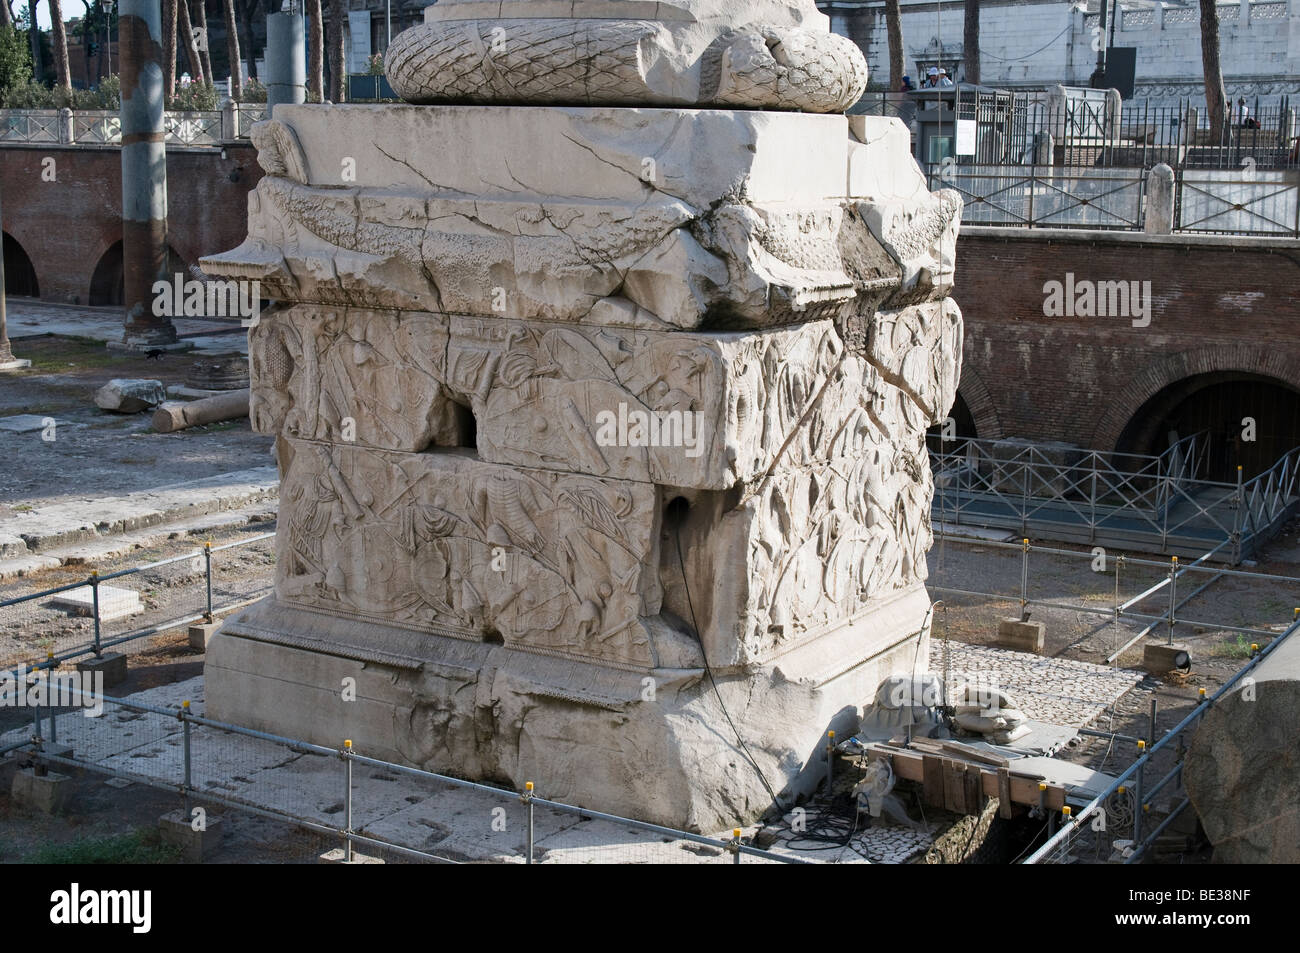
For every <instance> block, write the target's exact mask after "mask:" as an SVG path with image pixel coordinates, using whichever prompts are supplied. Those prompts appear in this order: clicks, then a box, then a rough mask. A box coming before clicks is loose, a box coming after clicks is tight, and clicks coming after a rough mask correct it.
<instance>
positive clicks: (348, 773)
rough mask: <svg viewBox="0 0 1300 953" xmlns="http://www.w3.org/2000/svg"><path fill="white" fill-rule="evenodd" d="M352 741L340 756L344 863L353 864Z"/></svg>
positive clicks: (346, 742) (346, 744) (347, 743)
mask: <svg viewBox="0 0 1300 953" xmlns="http://www.w3.org/2000/svg"><path fill="white" fill-rule="evenodd" d="M351 754H352V741H351V740H350V739H349V740H347V741H344V742H343V750H342V751H340V752H339V756H340V757H341V758H342V759H343V769H344V770H343V777H344V782H343V783H344V792H343V825H344V829H343V862H344V863H345V864H350V863H352V758H351Z"/></svg>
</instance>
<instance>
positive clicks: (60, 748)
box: [41, 722, 72, 761]
mask: <svg viewBox="0 0 1300 953" xmlns="http://www.w3.org/2000/svg"><path fill="white" fill-rule="evenodd" d="M46 724H49V723H48V722H46ZM41 754H42V755H46V756H49V757H52V758H67V759H68V760H69V761H71V760H72V745H65V744H60V743H59V742H57V741H46V742H44V743H42V744H41Z"/></svg>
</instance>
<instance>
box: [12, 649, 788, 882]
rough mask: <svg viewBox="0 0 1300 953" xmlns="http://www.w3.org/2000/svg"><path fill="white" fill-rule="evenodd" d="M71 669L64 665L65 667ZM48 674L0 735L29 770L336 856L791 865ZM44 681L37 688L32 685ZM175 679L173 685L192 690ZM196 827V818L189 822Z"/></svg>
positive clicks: (27, 685)
mask: <svg viewBox="0 0 1300 953" xmlns="http://www.w3.org/2000/svg"><path fill="white" fill-rule="evenodd" d="M67 674H71V673H67ZM59 676H60V673H57V672H52V671H35V672H28V673H26V675H25V676H24V682H23V688H24V689H25V691H26V694H24V695H23V697H22V699H21V700H20V699H19V698H18V697H17V695H16V694H15V692H16V691H18V689H14V690H12V691H11V692H10V693H9V694H8V695H7V696H6V698H4V699H3V700H2V701H3V703H4V704H6V705H14V704H17V703H19V702H20V701H21V702H23V703H27V702H30V701H32V700H33V699H34V700H35V703H34V704H31V705H30V706H29V707H30V712H31V721H30V724H29V725H27V726H26V727H24V728H19V729H14V730H11V731H9V732H8V733H7V734H5V735H3V736H0V752H2V751H20V752H21V753H22V755H23V756H24V757H27V758H29V759H30V762H31V764H32V770H34V771H38V772H48V771H55V772H58V771H60V770H70V769H78V770H84V771H89V772H93V773H95V774H100V775H105V776H108V777H112V778H120V779H124V780H128V781H132V782H136V783H141V784H145V785H148V786H151V787H154V788H159V789H162V790H167V791H172V792H175V794H176V795H177V798H178V807H179V808H180V809H181V810H182V811H183V812H184V813H183V816H184V817H186V818H189V819H192V823H193V824H195V825H200V826H201V825H202V824H204V823H205V820H204V818H205V817H206V815H207V811H208V810H210V809H214V808H216V809H224V810H226V811H236V812H243V813H247V814H251V815H257V816H262V817H268V818H273V819H277V820H281V821H285V822H288V823H290V824H293V825H295V826H297V827H299V828H302V829H304V830H307V831H314V832H316V833H318V834H323V835H328V836H329V837H330V838H337V841H336V843H337V844H338V848H337V853H338V859H341V860H355V859H360V857H361V855H365V856H369V857H384V858H392V859H399V858H400V859H403V860H408V861H409V860H414V861H424V862H441V863H459V862H465V861H470V860H472V861H483V860H487V861H490V862H497V863H524V864H531V863H548V864H574V863H578V864H581V863H588V864H590V863H739V862H741V861H742V860H743V861H745V862H768V863H801V862H804V861H801V860H800V859H799V858H797V857H791V856H785V855H779V854H773V853H771V852H768V851H765V850H762V849H759V848H756V847H754V846H752V845H750V844H747V843H745V842H744V841H743V840H742V838H741V836H740V832H739V830H737V831H733V832H732V833H731V835H730V836H721V837H708V836H705V835H701V834H696V833H691V832H688V831H682V830H677V829H674V828H670V827H664V826H661V825H657V824H651V823H648V822H645V821H639V820H635V819H632V818H626V817H620V816H617V815H612V814H605V813H601V812H598V811H593V810H590V809H587V808H582V807H577V806H574V805H570V804H566V803H563V802H560V801H554V800H547V799H543V798H541V797H538V796H537V795H536V793H535V792H534V791H533V788H532V785H531V784H529V785H527V786H526V788H525V790H523V791H514V790H510V789H507V788H503V787H498V786H495V785H490V784H483V783H478V782H472V781H465V780H462V779H459V778H452V777H449V776H446V775H441V774H436V773H434V772H430V771H424V770H421V769H419V768H414V767H411V766H409V765H403V764H397V763H395V762H391V761H385V760H382V759H379V758H372V757H369V756H366V755H364V754H362V753H360V752H359V751H357V750H355V749H354V748H353V746H352V743H351V742H350V741H348V740H346V739H345V740H343V741H342V742H341V743H340V746H339V747H338V748H337V749H334V748H329V747H323V746H321V745H316V744H311V743H308V742H304V741H299V740H295V739H291V738H285V737H281V736H277V735H272V734H268V733H265V732H259V731H255V730H252V729H249V728H243V727H239V726H236V725H231V724H225V723H222V722H217V721H213V720H211V719H208V718H205V717H203V716H201V715H198V714H196V713H195V712H194V711H193V710H192V708H191V705H190V702H189V700H181V701H179V702H178V703H177V704H175V705H174V706H167V705H153V704H142V703H139V702H134V701H130V700H125V699H116V698H111V697H107V696H104V695H103V694H102V693H100V692H98V691H96V690H94V689H93V688H90V687H87V686H85V685H84V684H83V683H82V681H81V680H80V679H77V678H69V679H68V680H67V684H66V685H65V686H63V687H57V686H56V684H55V683H56V681H57V680H58V679H59ZM41 686H44V688H43V690H42V692H41V693H40V694H39V695H36V694H33V693H32V690H33V687H41ZM197 688H198V685H197V683H180V684H178V686H177V687H176V691H177V692H184V691H187V690H190V689H197ZM195 829H196V830H198V829H199V827H196V828H195Z"/></svg>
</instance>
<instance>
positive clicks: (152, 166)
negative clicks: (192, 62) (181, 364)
mask: <svg viewBox="0 0 1300 953" xmlns="http://www.w3.org/2000/svg"><path fill="white" fill-rule="evenodd" d="M118 9H119V12H120V13H119V19H118V42H119V45H120V49H121V55H122V60H121V71H122V72H121V75H122V112H121V116H122V274H123V291H124V296H123V304H124V306H125V308H126V333H125V335H124V336H123V342H124V343H125V344H135V345H159V344H171V343H174V342H175V341H176V329H175V327H173V325H172V323H171V321H170V320H169V319H168V318H166V317H158V316H156V315H155V314H154V313H153V286H154V282H156V281H158V280H159V279H161V278H164V277H165V274H164V272H165V270H166V267H167V150H166V146H165V144H164V135H165V134H164V131H163V76H162V43H161V36H162V29H161V23H162V13H161V10H160V6H159V0H120V3H119V6H118Z"/></svg>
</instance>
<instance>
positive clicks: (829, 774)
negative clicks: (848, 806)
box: [826, 731, 835, 795]
mask: <svg viewBox="0 0 1300 953" xmlns="http://www.w3.org/2000/svg"><path fill="white" fill-rule="evenodd" d="M834 786H835V732H833V731H828V732H826V794H827V795H830V794H831V791H832V789H833V788H834Z"/></svg>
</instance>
